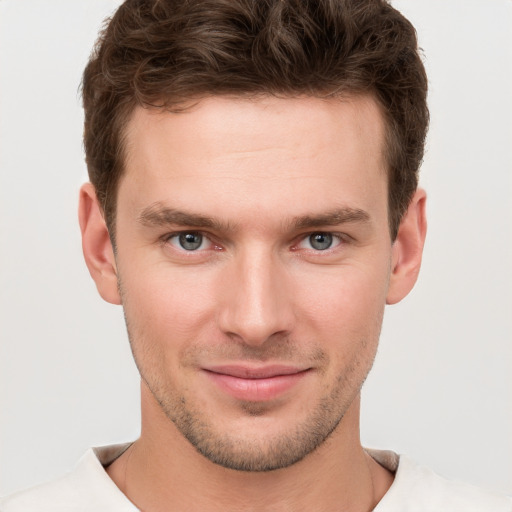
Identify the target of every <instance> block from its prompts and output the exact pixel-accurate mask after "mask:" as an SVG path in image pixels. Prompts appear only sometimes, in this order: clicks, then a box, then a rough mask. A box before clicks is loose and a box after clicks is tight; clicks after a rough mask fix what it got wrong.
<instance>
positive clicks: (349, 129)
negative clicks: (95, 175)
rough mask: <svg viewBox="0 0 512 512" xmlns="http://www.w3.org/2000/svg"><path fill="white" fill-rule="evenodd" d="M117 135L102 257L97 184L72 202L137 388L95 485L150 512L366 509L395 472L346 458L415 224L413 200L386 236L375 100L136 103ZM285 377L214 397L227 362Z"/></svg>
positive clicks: (415, 246)
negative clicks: (119, 441)
mask: <svg viewBox="0 0 512 512" xmlns="http://www.w3.org/2000/svg"><path fill="white" fill-rule="evenodd" d="M126 136H127V154H126V170H125V174H124V175H123V176H122V178H121V180H120V184H119V190H118V202H117V218H116V251H115V255H114V250H113V248H112V246H111V243H110V239H109V236H108V231H107V228H106V226H105V223H104V220H103V216H102V212H101V209H100V207H99V205H98V202H97V200H96V196H95V193H94V188H93V187H92V185H90V184H86V185H84V186H83V187H82V190H81V202H80V224H81V228H82V234H83V248H84V255H85V258H86V262H87V264H88V267H89V270H90V272H91V275H92V276H93V278H94V280H95V281H96V284H97V287H98V290H99V292H100V294H101V295H102V297H103V298H104V299H105V300H107V301H109V302H112V303H115V304H122V305H123V307H124V311H125V316H126V320H127V327H128V332H129V336H130V342H131V346H132V350H133V353H134V357H135V361H136V363H137V366H138V368H139V371H140V373H141V377H142V393H141V396H142V432H141V437H140V439H139V440H137V441H136V442H135V443H134V444H133V445H132V447H131V448H130V449H129V450H128V451H127V452H125V453H124V454H123V455H122V456H121V457H120V458H119V459H117V460H116V461H115V462H114V463H113V464H112V465H111V466H110V467H109V468H108V470H107V471H108V473H109V475H110V476H111V478H112V479H113V480H114V482H115V483H116V484H117V485H118V487H119V488H120V489H121V490H122V491H123V492H124V493H125V494H126V495H127V496H128V497H129V498H130V499H131V500H132V501H133V502H134V503H135V504H136V505H137V506H138V507H139V508H141V509H142V510H151V511H156V512H157V511H161V510H162V511H163V510H209V511H215V510H246V511H249V510H260V511H261V510H294V511H300V510H313V509H314V510H322V511H331V510H332V511H334V510H346V511H366V510H372V509H373V508H374V507H375V505H376V504H377V503H378V501H379V500H380V499H381V498H382V496H383V495H384V494H385V492H386V491H387V489H388V488H389V486H390V485H391V483H392V479H393V476H392V475H391V474H390V473H389V472H388V471H387V470H385V469H384V468H382V467H381V466H379V465H378V464H377V463H376V462H375V461H374V460H373V459H371V457H369V456H368V455H367V454H366V452H364V450H363V449H362V447H361V444H360V441H359V401H360V389H361V386H362V384H363V382H364V380H365V378H366V376H367V374H368V372H369V370H370V368H371V366H372V363H373V359H374V357H375V352H376V349H377V344H378V338H379V333H380V328H381V323H382V316H383V312H384V307H385V304H386V303H395V302H398V301H399V300H401V299H402V298H403V297H404V296H405V295H406V294H407V293H408V292H409V291H410V290H411V288H412V287H413V285H414V283H415V281H416V278H417V275H418V271H419V267H420V263H421V253H422V248H423V242H424V238H425V231H426V222H425V213H424V205H425V194H424V192H423V191H418V192H417V193H416V195H415V196H414V198H413V200H412V202H411V204H410V207H409V209H408V211H407V213H406V215H405V216H404V218H403V220H402V223H401V225H400V229H399V233H398V237H397V239H396V240H395V241H392V240H391V239H390V234H389V225H388V213H387V175H386V169H385V162H384V160H383V157H382V154H383V140H384V125H383V119H382V115H381V113H380V111H379V108H378V107H377V105H376V103H375V102H374V101H373V99H371V98H368V97H357V98H347V99H344V100H339V99H330V100H321V99H317V98H309V97H301V98H295V99H291V98H286V99H283V98H281V99H277V98H259V99H257V100H248V99H234V98H225V97H210V98H207V99H204V100H202V101H201V102H199V103H198V104H197V105H195V106H193V107H192V108H191V109H190V110H188V111H187V112H185V113H181V114H172V113H162V112H158V111H155V110H148V109H142V108H139V109H137V110H136V111H135V112H134V115H133V117H132V119H131V120H130V122H129V124H128V126H127V132H126ZM176 212H179V214H177V213H176ZM180 233H181V234H184V233H188V234H189V237H190V236H192V237H193V236H194V235H196V237H197V236H198V235H199V236H200V237H202V240H203V241H202V243H201V245H200V246H199V247H198V248H197V249H195V250H188V251H187V250H185V249H184V248H183V247H182V245H180V238H179V234H180ZM315 233H322V234H323V235H322V236H324V237H325V236H327V237H328V238H327V239H329V237H330V236H332V245H331V246H330V247H328V248H327V249H323V246H322V249H318V247H319V246H318V245H314V244H315V238H314V234H315ZM312 235H313V238H311V237H312ZM196 240H200V238H196ZM320 240H322V237H320ZM323 240H325V238H324V239H323ZM182 241H183V239H182ZM283 365H284V366H285V367H286V368H287V369H290V368H291V369H292V370H290V371H293V372H295V373H294V375H298V377H297V378H295V377H293V378H290V377H284V378H283V381H284V382H285V384H286V385H285V386H284V388H283V389H281V388H279V389H277V391H276V385H275V382H276V380H277V379H276V378H275V377H278V376H277V375H273V376H272V378H270V379H267V380H265V379H263V380H258V379H255V378H254V375H252V374H251V375H250V377H251V378H245V377H243V378H240V376H237V377H236V378H235V379H233V378H231V377H232V376H229V377H228V381H229V382H230V383H231V384H229V386H228V389H227V390H226V387H225V386H223V384H222V383H223V382H224V380H223V379H224V377H225V375H224V373H226V372H225V371H224V370H223V368H225V367H226V366H228V367H229V368H231V367H232V366H235V367H236V368H237V371H246V370H247V371H248V372H258V371H262V370H263V371H265V369H268V368H271V369H272V368H278V370H275V371H274V370H273V373H277V374H279V373H283V372H282V371H281V370H282V367H283ZM219 368H220V369H221V370H220V372H219V371H218V370H219ZM240 368H242V370H240ZM280 369H281V370H280ZM229 371H231V370H229ZM229 371H228V373H229ZM287 371H288V370H287ZM219 373H220V374H221V375H222V378H221V379H220V381H219V379H218V375H219ZM285 373H286V372H285ZM278 378H280V377H278ZM233 380H234V381H235V387H236V388H237V389H241V391H240V392H238V391H235V392H233V382H232V381H233ZM247 389H250V391H247ZM251 390H252V391H251Z"/></svg>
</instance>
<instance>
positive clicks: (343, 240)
mask: <svg viewBox="0 0 512 512" xmlns="http://www.w3.org/2000/svg"><path fill="white" fill-rule="evenodd" d="M187 234H192V235H200V236H202V237H203V239H206V240H208V241H209V243H210V244H211V245H212V246H213V247H212V249H202V250H186V249H185V248H183V247H182V248H181V250H180V249H178V248H176V249H177V250H178V251H179V252H181V253H184V254H189V255H190V257H193V256H194V255H198V254H200V253H203V252H205V251H207V250H216V251H222V250H223V247H222V246H221V245H220V244H218V243H216V242H215V239H214V238H213V237H212V235H211V234H209V233H204V232H202V231H194V230H181V231H175V232H173V233H167V234H165V235H164V236H163V237H161V239H160V240H161V242H162V244H163V245H167V244H170V241H171V240H172V239H173V238H175V237H179V236H180V235H187ZM314 235H329V236H331V237H332V239H333V243H336V244H335V245H334V247H332V246H329V247H327V248H326V249H314V248H311V247H310V248H304V250H306V251H308V252H312V253H314V254H317V255H320V254H322V253H323V254H330V253H331V252H332V251H334V250H336V249H337V248H338V247H339V246H340V245H345V244H347V243H348V242H350V237H349V235H347V234H345V233H337V232H333V231H311V232H308V233H303V234H301V235H300V236H299V237H296V238H295V241H294V242H293V245H292V247H291V251H298V250H300V247H298V246H299V245H300V244H301V243H303V242H305V241H307V240H308V239H310V238H311V237H312V236H314Z"/></svg>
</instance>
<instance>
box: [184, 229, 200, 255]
mask: <svg viewBox="0 0 512 512" xmlns="http://www.w3.org/2000/svg"><path fill="white" fill-rule="evenodd" d="M179 240H180V245H181V247H183V249H185V250H186V251H195V250H196V249H198V248H199V247H201V244H202V243H203V235H201V234H200V233H182V234H181V235H180V236H179Z"/></svg>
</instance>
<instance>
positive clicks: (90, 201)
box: [78, 183, 121, 304]
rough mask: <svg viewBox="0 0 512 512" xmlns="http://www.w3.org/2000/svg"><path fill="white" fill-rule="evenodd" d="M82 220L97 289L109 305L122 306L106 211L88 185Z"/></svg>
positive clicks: (80, 214)
mask: <svg viewBox="0 0 512 512" xmlns="http://www.w3.org/2000/svg"><path fill="white" fill-rule="evenodd" d="M78 218H79V221H80V230H81V232H82V250H83V253H84V258H85V263H86V264H87V268H88V269H89V273H90V274H91V277H92V278H93V279H94V282H95V283H96V288H98V292H99V294H100V295H101V296H102V297H103V299H104V300H106V301H107V302H110V303H111V304H121V297H120V296H119V290H118V284H117V269H116V262H115V258H114V250H113V248H112V243H111V241H110V236H109V234H108V229H107V225H106V223H105V219H104V218H103V213H102V208H101V206H100V204H99V202H98V199H97V197H96V191H95V190H94V186H93V185H92V184H91V183H85V184H84V185H82V188H81V189H80V201H79V207H78Z"/></svg>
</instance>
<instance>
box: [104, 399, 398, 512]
mask: <svg viewBox="0 0 512 512" xmlns="http://www.w3.org/2000/svg"><path fill="white" fill-rule="evenodd" d="M144 403H145V405H144ZM155 415H156V417H155ZM142 426H143V428H142V434H141V437H140V439H138V440H137V441H136V442H135V443H134V444H133V445H132V446H131V447H130V448H129V449H128V450H127V451H126V452H125V453H124V454H123V455H122V456H121V457H120V458H119V459H117V460H116V461H115V462H114V463H113V464H112V465H111V466H110V467H109V468H108V469H107V471H108V473H109V475H110V477H111V478H112V479H113V480H114V482H115V483H116V485H117V486H118V487H119V488H120V489H121V491H122V492H123V493H124V494H125V495H126V496H127V497H128V498H129V499H130V500H131V501H132V502H133V503H134V504H135V505H136V506H137V507H138V508H139V509H140V510H142V511H143V512H161V511H164V510H165V511H167V510H208V511H211V512H216V511H217V510H218V511H225V510H231V511H240V512H242V511H243V512H249V511H266V510H272V511H278V510H283V511H284V510H294V511H302V510H304V511H306V510H322V511H326V512H327V511H333V512H334V511H340V510H343V511H346V512H362V511H370V510H373V508H374V507H375V506H376V504H377V503H378V502H379V501H380V499H381V498H382V496H383V495H384V494H385V492H386V491H387V489H388V488H389V486H390V485H391V483H392V479H393V477H392V475H391V473H389V472H388V471H387V470H385V469H384V468H382V467H381V466H379V465H378V464H377V463H376V462H375V461H374V460H373V459H371V457H370V456H369V455H368V454H367V453H366V452H365V451H364V450H363V448H362V447H361V444H360V441H359V397H357V398H356V399H355V400H354V402H353V403H352V405H351V407H350V408H349V410H348V411H347V413H346V414H345V416H344V418H343V420H342V421H341V422H340V424H339V425H338V427H337V428H336V429H335V431H334V432H333V433H332V434H331V436H330V437H329V438H328V439H327V440H326V441H325V442H324V443H323V444H322V445H321V446H320V447H318V448H317V449H316V450H315V451H314V452H312V453H310V454H309V455H308V456H306V457H305V458H304V459H303V460H301V461H299V462H297V463H295V464H293V465H291V466H289V467H287V468H284V469H278V470H274V471H268V472H244V471H235V470H231V469H226V468H224V467H221V466H219V465H217V464H214V463H212V462H210V461H209V460H208V459H206V458H205V457H203V456H202V455H201V454H199V453H198V452H197V451H196V450H195V448H194V447H193V446H192V445H191V444H190V443H189V442H188V441H187V440H186V439H185V438H184V437H183V436H182V435H181V433H180V432H178V431H177V430H176V428H175V427H174V425H173V424H172V423H171V422H170V421H169V420H168V419H167V418H166V417H165V416H163V413H160V412H159V409H158V410H157V409H155V408H154V407H151V406H149V407H148V402H147V400H146V401H144V400H143V409H142Z"/></svg>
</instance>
